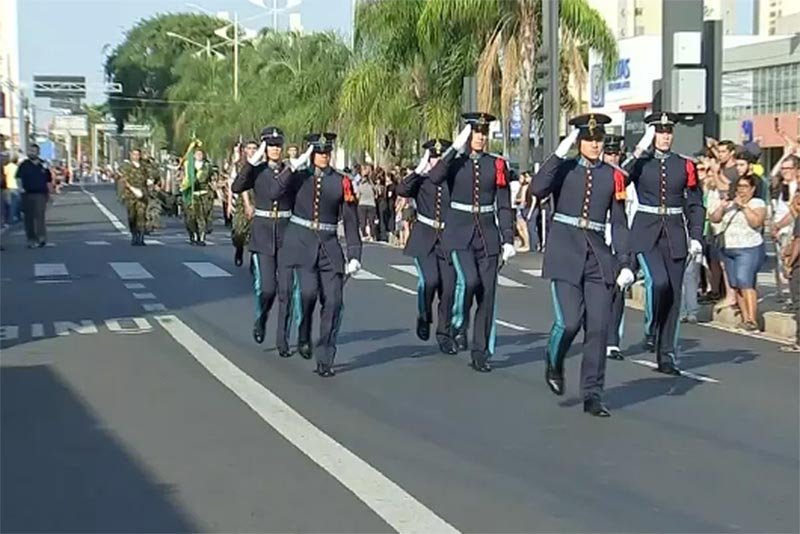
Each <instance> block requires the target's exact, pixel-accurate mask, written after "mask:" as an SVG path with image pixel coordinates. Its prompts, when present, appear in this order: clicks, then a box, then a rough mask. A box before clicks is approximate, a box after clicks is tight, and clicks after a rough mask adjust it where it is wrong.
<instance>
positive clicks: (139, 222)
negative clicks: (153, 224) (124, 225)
mask: <svg viewBox="0 0 800 534" xmlns="http://www.w3.org/2000/svg"><path fill="white" fill-rule="evenodd" d="M125 206H126V207H127V208H128V227H129V228H130V230H131V231H132V232H133V231H136V232H144V230H145V227H146V222H147V221H146V219H147V200H146V199H136V200H131V199H128V200H126V202H125Z"/></svg>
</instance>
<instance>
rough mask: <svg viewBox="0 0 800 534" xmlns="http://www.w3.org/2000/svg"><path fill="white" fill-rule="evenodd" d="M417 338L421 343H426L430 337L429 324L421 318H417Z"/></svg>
mask: <svg viewBox="0 0 800 534" xmlns="http://www.w3.org/2000/svg"><path fill="white" fill-rule="evenodd" d="M417 337H418V338H420V339H421V340H422V341H428V340H429V339H430V337H431V323H429V322H428V321H426V320H425V319H423V318H422V317H417Z"/></svg>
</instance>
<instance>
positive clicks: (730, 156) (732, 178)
mask: <svg viewBox="0 0 800 534" xmlns="http://www.w3.org/2000/svg"><path fill="white" fill-rule="evenodd" d="M710 145H711V152H712V153H713V154H714V156H715V157H716V160H717V161H718V162H719V167H720V176H719V179H718V182H717V191H719V192H720V193H723V192H725V193H727V192H729V191H730V194H731V195H733V191H732V189H733V188H732V187H730V184H733V183H736V180H737V179H738V178H739V174H738V173H737V172H736V159H735V157H734V156H735V155H736V144H735V143H734V142H733V141H728V140H725V141H720V142H719V143H717V142H716V141H714V140H713V139H712V140H710Z"/></svg>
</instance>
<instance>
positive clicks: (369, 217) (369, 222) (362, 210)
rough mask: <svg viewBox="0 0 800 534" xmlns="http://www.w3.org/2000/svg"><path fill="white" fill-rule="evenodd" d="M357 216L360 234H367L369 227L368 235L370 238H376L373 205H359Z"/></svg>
mask: <svg viewBox="0 0 800 534" xmlns="http://www.w3.org/2000/svg"><path fill="white" fill-rule="evenodd" d="M358 218H359V221H360V222H361V235H363V236H366V235H367V228H369V235H370V237H371V238H372V239H375V240H377V239H378V235H377V234H378V227H377V226H376V225H375V221H376V218H377V215H376V212H375V206H359V207H358Z"/></svg>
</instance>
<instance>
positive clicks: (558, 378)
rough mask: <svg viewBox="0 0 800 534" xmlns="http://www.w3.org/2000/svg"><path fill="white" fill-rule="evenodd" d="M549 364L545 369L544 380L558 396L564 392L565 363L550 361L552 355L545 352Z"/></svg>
mask: <svg viewBox="0 0 800 534" xmlns="http://www.w3.org/2000/svg"><path fill="white" fill-rule="evenodd" d="M545 358H546V359H547V365H546V367H545V370H544V380H545V382H547V387H549V388H550V391H552V392H553V393H555V394H556V395H558V396H561V395H563V394H564V365H563V363H562V364H561V365H555V366H554V365H553V364H552V363H550V355H549V354H545Z"/></svg>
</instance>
